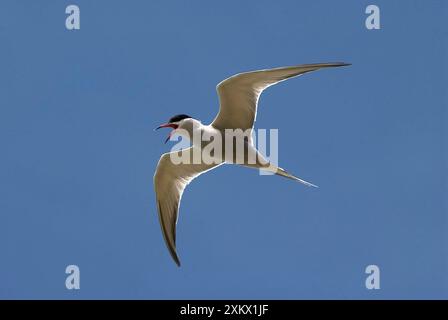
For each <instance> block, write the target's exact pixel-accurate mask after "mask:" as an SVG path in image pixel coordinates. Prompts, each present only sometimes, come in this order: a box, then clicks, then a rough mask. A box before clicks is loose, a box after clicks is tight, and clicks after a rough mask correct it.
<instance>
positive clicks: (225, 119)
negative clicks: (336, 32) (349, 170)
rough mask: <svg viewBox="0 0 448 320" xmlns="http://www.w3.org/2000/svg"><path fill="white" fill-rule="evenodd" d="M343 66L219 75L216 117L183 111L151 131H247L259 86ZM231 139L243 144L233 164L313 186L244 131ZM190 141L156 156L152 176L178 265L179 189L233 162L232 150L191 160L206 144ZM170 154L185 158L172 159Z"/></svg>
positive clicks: (189, 134) (168, 242) (165, 232)
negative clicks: (262, 150) (198, 117)
mask: <svg viewBox="0 0 448 320" xmlns="http://www.w3.org/2000/svg"><path fill="white" fill-rule="evenodd" d="M348 65H350V64H347V63H340V62H336V63H319V64H306V65H299V66H293V67H283V68H275V69H268V70H259V71H253V72H245V73H240V74H236V75H234V76H232V77H230V78H228V79H225V80H224V81H222V82H221V83H219V84H218V86H217V87H216V89H217V91H218V95H219V101H220V107H219V113H218V115H217V116H216V118H215V119H214V120H213V122H212V123H211V124H210V125H203V124H202V123H201V122H200V121H198V120H196V119H193V118H192V117H190V116H188V115H185V114H181V115H176V116H174V117H172V118H171V119H170V120H169V121H168V123H165V124H163V125H161V126H159V127H158V128H157V129H159V128H165V127H170V128H172V129H173V130H172V131H171V133H170V134H169V136H168V138H167V140H166V141H165V142H167V141H168V140H169V139H170V137H171V136H172V135H173V134H174V133H179V134H180V135H182V136H184V137H186V138H188V139H190V141H191V140H192V139H191V137H193V136H194V134H198V133H199V134H209V135H216V134H221V135H222V137H224V139H226V138H227V135H226V132H225V131H226V129H242V130H243V131H244V130H247V129H249V131H251V130H252V129H253V126H254V122H255V118H256V115H257V106H258V99H259V97H260V95H261V93H262V92H263V90H264V89H266V88H267V87H269V86H272V85H274V84H276V83H279V82H281V81H284V80H286V79H290V78H293V77H297V76H299V75H302V74H304V73H307V72H311V71H315V70H318V69H322V68H329V67H342V66H348ZM181 129H183V130H181ZM232 139H235V140H238V139H241V141H242V143H243V144H244V153H245V154H246V155H245V156H244V160H243V163H238V164H242V165H243V166H247V167H251V168H260V169H265V170H270V171H272V172H273V173H275V174H277V175H280V176H283V177H286V178H290V179H293V180H296V181H298V182H301V183H303V184H305V185H307V186H314V185H313V184H311V183H309V182H306V181H304V180H302V179H300V178H298V177H296V176H294V175H292V174H290V173H288V172H286V171H285V170H283V169H282V168H279V167H277V166H273V165H272V163H269V162H268V161H267V160H266V159H265V158H263V156H262V155H261V154H260V153H259V152H258V151H257V149H256V148H255V146H254V145H253V143H252V140H251V136H250V135H249V136H247V135H246V136H244V135H239V136H237V137H236V138H232ZM241 141H240V142H241ZM191 142H192V146H191V147H189V148H187V149H184V150H180V151H175V152H171V153H165V154H163V155H162V156H161V157H160V160H159V163H158V165H157V169H156V172H155V174H154V188H155V193H156V200H157V207H158V213H159V220H160V225H161V228H162V233H163V236H164V238H165V242H166V245H167V247H168V249H169V251H170V254H171V256H172V258H173V259H174V261H175V262H176V264H177V265H178V266H180V260H179V257H178V255H177V252H176V224H177V219H178V215H179V204H180V200H181V197H182V193H183V191H184V190H185V187H186V186H187V185H188V184H189V183H190V182H191V181H192V180H193V179H194V178H196V177H197V176H199V175H201V174H203V173H205V172H207V171H209V170H211V169H214V168H216V167H218V166H219V165H221V164H223V163H235V152H234V154H233V158H231V159H229V158H227V154H226V155H225V156H222V155H221V156H219V155H218V153H217V155H216V156H215V157H214V158H213V160H214V161H213V162H212V163H210V162H205V161H203V160H201V161H199V162H197V161H196V162H194V151H195V150H194V149H195V148H196V149H202V148H204V147H205V146H206V145H207V143H204V142H203V141H200V142H196V141H194V139H193V141H191ZM223 145H224V143H223ZM233 151H235V150H233ZM247 155H249V156H250V155H256V162H255V163H253V162H251V163H249V161H248V156H247ZM236 156H237V155H236ZM173 157H177V159H187V161H183V162H182V163H173V161H172V159H173ZM207 163H209V164H207ZM314 187H315V186H314Z"/></svg>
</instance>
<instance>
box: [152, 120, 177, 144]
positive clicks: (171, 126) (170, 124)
mask: <svg viewBox="0 0 448 320" xmlns="http://www.w3.org/2000/svg"><path fill="white" fill-rule="evenodd" d="M160 128H173V130H172V131H171V132H170V133H169V134H168V137H167V138H166V140H165V143H167V142H168V140H170V138H171V135H172V134H173V132H174V130H176V129H177V128H179V126H178V125H177V124H174V123H164V124H162V125H160V126H158V127H157V128H156V129H155V130H158V129H160Z"/></svg>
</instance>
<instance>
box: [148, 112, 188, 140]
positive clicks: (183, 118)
mask: <svg viewBox="0 0 448 320" xmlns="http://www.w3.org/2000/svg"><path fill="white" fill-rule="evenodd" d="M191 119H192V118H191V117H190V116H189V115H186V114H178V115H175V116H174V117H171V118H170V120H169V121H168V122H167V123H164V124H161V125H160V126H158V127H157V128H156V130H158V129H160V128H172V129H173V130H171V132H170V133H169V134H168V137H167V138H166V140H165V143H167V142H168V140H170V138H171V136H172V135H173V134H174V133H175V132H176V130H177V129H179V128H181V129H184V127H185V126H186V125H187V123H188V122H189V120H191Z"/></svg>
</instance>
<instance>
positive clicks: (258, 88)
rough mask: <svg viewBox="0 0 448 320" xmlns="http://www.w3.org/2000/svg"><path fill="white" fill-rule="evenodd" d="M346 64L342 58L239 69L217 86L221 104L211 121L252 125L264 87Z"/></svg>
mask: <svg viewBox="0 0 448 320" xmlns="http://www.w3.org/2000/svg"><path fill="white" fill-rule="evenodd" d="M347 65H349V64H347V63H342V62H335V63H318V64H304V65H300V66H294V67H283V68H276V69H267V70H259V71H253V72H245V73H239V74H237V75H234V76H232V77H230V78H227V79H225V80H224V81H222V82H220V83H219V84H218V86H217V87H216V90H217V91H218V95H219V101H220V106H219V113H218V115H217V116H216V118H215V119H214V120H213V123H212V125H213V126H214V127H215V128H218V129H242V130H246V129H252V127H253V125H254V122H255V118H256V115H257V105H258V99H259V98H260V95H261V93H262V92H263V90H264V89H266V88H267V87H269V86H272V85H274V84H276V83H279V82H281V81H283V80H286V79H289V78H293V77H297V76H299V75H302V74H304V73H307V72H311V71H315V70H319V69H321V68H329V67H342V66H347Z"/></svg>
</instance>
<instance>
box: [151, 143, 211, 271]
mask: <svg viewBox="0 0 448 320" xmlns="http://www.w3.org/2000/svg"><path fill="white" fill-rule="evenodd" d="M193 160H194V159H193V148H192V147H190V148H187V149H184V150H180V151H175V152H171V153H165V154H163V155H162V156H161V157H160V160H159V164H158V165H157V169H156V172H155V174H154V189H155V192H156V200H157V209H158V212H159V220H160V226H161V228H162V233H163V237H164V238H165V242H166V245H167V247H168V249H169V251H170V254H171V256H172V257H173V259H174V261H175V262H176V264H177V265H178V266H180V261H179V257H178V256H177V253H176V223H177V218H178V212H179V205H180V200H181V198H182V193H183V192H184V190H185V187H186V186H187V185H188V184H189V183H190V182H191V181H192V180H193V179H194V178H196V177H197V176H199V175H200V174H202V173H204V172H207V171H208V170H211V169H213V168H215V167H217V166H218V165H219V164H205V163H198V164H195V163H194V161H193ZM179 162H181V163H179Z"/></svg>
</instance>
